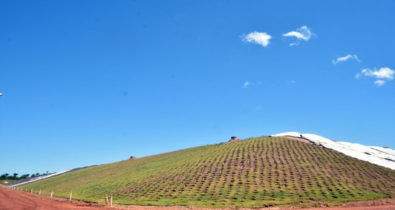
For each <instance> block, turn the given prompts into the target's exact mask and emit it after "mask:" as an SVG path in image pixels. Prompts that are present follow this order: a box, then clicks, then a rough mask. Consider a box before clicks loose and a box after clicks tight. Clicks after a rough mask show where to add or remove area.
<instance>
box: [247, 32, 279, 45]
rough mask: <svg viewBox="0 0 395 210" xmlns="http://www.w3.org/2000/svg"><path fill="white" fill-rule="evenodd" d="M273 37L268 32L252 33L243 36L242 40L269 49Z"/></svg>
mask: <svg viewBox="0 0 395 210" xmlns="http://www.w3.org/2000/svg"><path fill="white" fill-rule="evenodd" d="M271 38H272V36H270V35H269V34H267V33H266V32H257V31H254V32H251V33H249V34H247V35H243V36H242V40H243V41H245V42H249V43H254V44H259V45H261V46H262V47H267V46H268V45H269V43H270V39H271Z"/></svg>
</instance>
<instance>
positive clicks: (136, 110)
mask: <svg viewBox="0 0 395 210" xmlns="http://www.w3.org/2000/svg"><path fill="white" fill-rule="evenodd" d="M394 9H395V2H394V1H389V0H388V1H384V0H383V1H373V0H372V1H333V0H331V1H297V2H296V1H212V0H209V1H184V0H182V1H1V2H0V93H2V94H3V96H1V97H0V143H1V153H0V159H1V160H2V161H1V162H2V163H1V167H0V173H4V172H18V173H32V172H45V171H47V170H48V171H59V170H63V169H70V168H74V167H79V166H86V165H92V164H101V163H108V162H114V161H118V160H123V159H127V158H128V157H129V156H130V155H134V156H137V157H142V156H146V155H151V154H157V153H163V152H168V151H172V150H177V149H183V148H186V147H193V146H199V145H205V144H213V143H217V142H221V141H226V140H228V139H229V137H230V136H233V135H236V136H239V137H241V138H246V137H252V136H261V135H269V134H274V133H279V132H285V131H299V132H308V133H316V134H319V135H323V136H326V137H329V138H332V139H335V140H345V141H350V142H358V143H362V144H367V145H378V146H391V147H395V141H394V138H395V135H394V130H395V109H394V107H395V97H394V96H395V81H393V77H394V76H395V75H394V69H395V59H394V53H393V51H394V48H395V39H394V37H395V27H394V21H393V20H395V13H393V10H394Z"/></svg>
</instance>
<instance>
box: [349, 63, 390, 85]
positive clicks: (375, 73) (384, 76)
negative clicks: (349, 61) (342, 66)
mask: <svg viewBox="0 0 395 210" xmlns="http://www.w3.org/2000/svg"><path fill="white" fill-rule="evenodd" d="M394 74H395V71H394V70H393V69H390V68H388V67H381V68H380V69H373V70H371V69H369V68H366V69H362V71H361V72H360V73H358V74H357V75H355V78H356V79H358V78H360V77H361V76H366V77H373V78H375V79H376V80H375V81H374V84H375V85H377V86H383V85H384V84H385V83H386V82H387V81H390V80H393V79H394Z"/></svg>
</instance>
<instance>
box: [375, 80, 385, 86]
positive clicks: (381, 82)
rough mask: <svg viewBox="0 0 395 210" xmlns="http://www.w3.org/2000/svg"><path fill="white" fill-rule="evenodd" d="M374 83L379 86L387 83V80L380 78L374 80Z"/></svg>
mask: <svg viewBox="0 0 395 210" xmlns="http://www.w3.org/2000/svg"><path fill="white" fill-rule="evenodd" d="M374 84H375V85H377V86H383V85H384V84H385V81H384V80H381V79H379V80H376V81H374Z"/></svg>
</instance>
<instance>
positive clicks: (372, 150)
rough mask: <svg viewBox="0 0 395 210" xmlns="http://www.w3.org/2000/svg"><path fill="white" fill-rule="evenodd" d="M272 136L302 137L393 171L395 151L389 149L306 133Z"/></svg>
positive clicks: (286, 133)
mask: <svg viewBox="0 0 395 210" xmlns="http://www.w3.org/2000/svg"><path fill="white" fill-rule="evenodd" d="M272 136H293V137H303V138H306V139H307V140H309V141H311V142H313V143H315V144H318V145H322V146H324V147H326V148H330V149H333V150H336V151H338V152H341V153H343V154H345V155H348V156H351V157H354V158H357V159H360V160H364V161H367V162H370V163H373V164H376V165H380V166H384V167H387V168H390V169H392V170H395V151H394V150H393V149H391V148H384V147H378V146H365V145H362V144H355V143H349V142H342V141H333V140H330V139H327V138H325V137H322V136H319V135H316V134H308V133H306V134H305V133H298V132H285V133H279V134H276V135H272Z"/></svg>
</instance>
